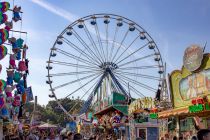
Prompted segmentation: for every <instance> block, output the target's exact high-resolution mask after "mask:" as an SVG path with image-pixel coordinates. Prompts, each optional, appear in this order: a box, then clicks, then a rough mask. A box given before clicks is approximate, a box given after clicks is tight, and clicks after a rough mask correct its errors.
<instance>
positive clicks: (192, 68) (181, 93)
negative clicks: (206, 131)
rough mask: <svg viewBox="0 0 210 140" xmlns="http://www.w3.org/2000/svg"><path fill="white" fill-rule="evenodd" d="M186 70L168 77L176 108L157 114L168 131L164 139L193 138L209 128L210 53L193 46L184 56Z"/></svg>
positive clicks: (175, 72) (176, 71)
mask: <svg viewBox="0 0 210 140" xmlns="http://www.w3.org/2000/svg"><path fill="white" fill-rule="evenodd" d="M183 63H184V64H183V65H184V66H183V67H182V69H181V70H175V71H173V72H172V73H171V74H170V75H169V83H170V90H171V100H172V103H173V109H170V110H166V111H162V112H159V113H158V117H159V118H160V119H163V121H162V122H163V123H162V125H165V126H166V127H165V128H166V129H165V130H164V131H161V134H160V135H161V136H162V137H165V136H167V137H172V135H177V136H182V137H184V138H190V137H191V136H193V135H195V134H196V132H197V130H198V129H201V128H210V54H209V53H207V54H203V48H201V47H199V46H197V45H192V46H191V47H189V48H187V49H186V50H185V53H184V58H183Z"/></svg>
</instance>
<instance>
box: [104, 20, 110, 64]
mask: <svg viewBox="0 0 210 140" xmlns="http://www.w3.org/2000/svg"><path fill="white" fill-rule="evenodd" d="M108 27H109V24H105V28H106V60H107V61H108V59H109V58H108V53H109V49H108V36H109V34H108Z"/></svg>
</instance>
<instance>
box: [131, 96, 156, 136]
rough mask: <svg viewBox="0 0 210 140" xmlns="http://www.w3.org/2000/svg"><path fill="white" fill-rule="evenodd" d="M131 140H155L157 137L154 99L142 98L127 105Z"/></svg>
mask: <svg viewBox="0 0 210 140" xmlns="http://www.w3.org/2000/svg"><path fill="white" fill-rule="evenodd" d="M128 112H129V124H130V125H129V126H130V138H131V140H135V139H140V140H157V139H158V137H159V128H158V127H159V125H158V121H157V118H158V114H157V109H156V108H155V102H154V99H153V98H151V97H144V98H140V99H137V100H135V101H133V102H132V103H131V104H130V105H129V110H128Z"/></svg>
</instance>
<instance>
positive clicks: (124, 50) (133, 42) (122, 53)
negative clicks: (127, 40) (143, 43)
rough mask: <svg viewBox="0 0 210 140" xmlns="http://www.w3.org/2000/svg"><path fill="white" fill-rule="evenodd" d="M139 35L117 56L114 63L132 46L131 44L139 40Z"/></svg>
mask: <svg viewBox="0 0 210 140" xmlns="http://www.w3.org/2000/svg"><path fill="white" fill-rule="evenodd" d="M139 36H140V35H138V36H137V37H136V38H135V39H134V40H133V41H132V42H131V44H130V45H128V47H127V48H126V49H125V50H124V51H123V52H122V53H121V54H120V55H119V57H117V59H116V60H115V61H114V63H116V62H117V60H118V59H120V57H121V56H122V55H123V54H124V53H125V52H126V51H127V50H128V49H129V48H130V47H131V46H132V45H133V43H134V42H135V41H136V40H137V39H138V38H139Z"/></svg>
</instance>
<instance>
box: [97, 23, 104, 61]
mask: <svg viewBox="0 0 210 140" xmlns="http://www.w3.org/2000/svg"><path fill="white" fill-rule="evenodd" d="M94 28H95V32H96V36H97V40H98V44H99V48H100V50H101V54H102V55H103V57H104V61H103V62H106V57H105V54H104V49H103V44H102V41H101V36H100V32H99V29H98V25H97V23H96V24H95V25H94ZM102 55H101V56H102Z"/></svg>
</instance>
